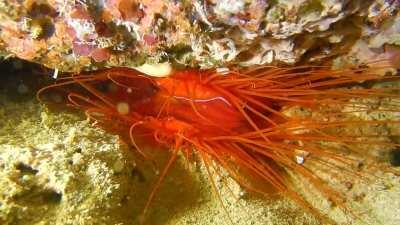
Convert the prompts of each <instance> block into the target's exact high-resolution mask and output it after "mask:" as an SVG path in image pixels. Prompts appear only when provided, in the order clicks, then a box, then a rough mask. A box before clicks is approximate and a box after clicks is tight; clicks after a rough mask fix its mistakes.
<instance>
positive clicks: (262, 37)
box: [0, 0, 400, 71]
mask: <svg viewBox="0 0 400 225" xmlns="http://www.w3.org/2000/svg"><path fill="white" fill-rule="evenodd" d="M399 7H400V1H398V0H377V1H375V0H374V1H372V0H324V1H320V0H296V1H287V0H277V1H269V0H253V1H251V0H238V1H236V0H235V1H232V0H219V1H216V0H195V1H186V0H182V1H166V0H155V1H153V0H151V1H150V0H104V1H96V0H81V1H75V0H40V1H32V0H22V1H20V0H18V1H17V0H0V28H1V31H0V41H1V43H0V49H1V52H2V54H3V55H4V56H16V57H19V58H22V59H26V60H29V61H34V62H38V63H40V64H43V65H46V66H47V67H50V68H54V69H58V70H60V71H77V70H83V69H85V70H94V69H97V68H102V67H111V66H129V67H134V66H138V65H141V64H143V63H145V62H147V63H158V62H165V61H169V62H170V63H174V64H178V65H189V66H195V67H197V66H200V67H203V68H206V67H215V66H226V65H232V64H241V65H247V66H250V65H258V64H266V63H283V64H294V63H296V62H299V61H320V60H321V59H324V60H327V59H331V58H334V57H336V56H340V55H343V53H348V52H350V53H351V54H350V55H351V56H352V55H355V56H356V58H357V57H361V56H358V54H360V52H359V49H360V46H362V47H361V49H363V51H367V53H368V55H366V54H364V53H361V54H362V55H363V57H361V58H362V60H373V59H374V57H375V56H376V54H377V53H382V52H385V51H386V52H389V53H391V52H393V51H394V49H393V46H395V45H399V42H400V40H399V35H398V33H399V29H400V20H399V16H398V11H399ZM395 50H397V49H395ZM365 55H366V56H365ZM366 57H368V58H366ZM371 57H372V59H371Z"/></svg>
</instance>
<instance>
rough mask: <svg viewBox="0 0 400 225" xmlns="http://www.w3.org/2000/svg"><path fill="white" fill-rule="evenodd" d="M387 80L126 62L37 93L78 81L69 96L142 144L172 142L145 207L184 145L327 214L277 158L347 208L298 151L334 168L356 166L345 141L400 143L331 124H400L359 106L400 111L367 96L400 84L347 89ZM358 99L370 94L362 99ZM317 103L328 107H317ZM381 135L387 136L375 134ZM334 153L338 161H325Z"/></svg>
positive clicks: (368, 74) (393, 94)
mask: <svg viewBox="0 0 400 225" xmlns="http://www.w3.org/2000/svg"><path fill="white" fill-rule="evenodd" d="M383 79H385V78H383V77H382V76H381V75H380V74H375V73H374V72H373V70H372V69H371V70H369V69H358V70H351V69H349V70H338V71H335V70H330V69H327V68H324V67H297V68H291V69H287V68H286V69H285V68H262V67H260V68H255V69H249V70H247V71H241V72H238V71H235V72H230V73H228V74H226V75H221V74H218V73H215V72H213V71H194V70H188V71H181V72H176V73H174V74H173V75H171V76H169V77H165V78H152V77H148V76H145V75H143V74H140V73H139V72H137V71H135V70H130V69H124V68H117V69H111V70H105V71H100V72H97V73H94V74H91V75H77V76H72V77H71V78H70V80H67V81H64V82H63V83H58V84H55V85H52V86H49V87H47V88H44V89H42V90H41V91H40V92H39V93H38V95H40V94H41V93H42V92H43V91H45V90H49V89H52V90H54V89H56V90H58V89H60V88H65V89H66V88H67V86H68V85H71V86H73V87H71V88H69V90H68V89H67V93H68V94H67V96H66V98H67V100H68V102H69V104H71V105H73V106H74V107H77V108H80V109H83V110H85V112H86V114H87V115H88V116H89V117H90V118H92V119H94V120H96V121H97V122H98V124H100V125H101V126H102V127H105V128H108V129H111V130H113V131H115V132H117V133H119V134H121V135H122V136H129V137H130V139H131V141H132V144H133V145H135V147H137V148H138V150H139V147H138V146H137V145H136V140H139V139H142V140H145V141H147V142H150V143H154V142H156V143H160V144H163V145H164V146H166V147H168V148H171V149H173V151H172V152H173V154H172V157H171V159H170V161H169V162H168V163H167V166H166V168H165V169H164V170H163V173H162V174H161V176H160V180H159V182H158V183H157V184H156V186H155V188H154V189H153V191H152V194H151V195H150V198H149V201H148V204H147V205H146V207H145V211H146V210H147V208H148V206H149V204H150V202H151V200H152V198H153V197H154V194H155V192H156V190H157V188H158V187H159V185H160V183H161V180H162V179H163V178H164V177H165V174H166V172H167V171H168V169H169V168H170V166H171V164H172V162H173V161H174V160H175V158H176V155H177V153H178V152H179V151H184V152H186V153H187V152H189V151H196V152H197V153H198V155H199V157H200V158H201V159H202V160H203V162H204V163H205V165H206V167H207V168H208V167H209V165H210V161H211V160H213V161H215V162H217V163H219V164H220V165H221V166H223V167H224V168H225V169H226V171H228V172H229V174H230V175H231V176H232V177H233V178H235V179H236V180H237V182H239V183H240V184H241V185H242V186H243V187H245V188H247V189H248V190H250V191H254V192H259V193H265V191H264V190H262V187H264V185H261V189H260V188H259V187H260V186H257V185H254V184H252V183H248V182H247V181H246V179H243V176H242V174H241V173H240V172H239V171H241V172H243V171H247V172H248V173H246V174H251V176H254V177H256V178H257V180H261V181H265V182H268V183H270V184H272V186H273V187H275V188H276V189H277V190H278V191H281V192H282V193H285V195H286V196H289V197H291V198H292V199H294V200H296V201H297V202H298V203H299V204H301V205H302V206H303V207H305V208H308V209H310V210H311V211H312V212H314V213H315V214H318V213H317V211H316V210H315V209H313V207H312V206H310V205H309V204H308V203H307V202H306V201H305V200H304V199H303V198H302V196H300V195H299V194H298V193H297V192H296V191H295V190H293V189H292V188H291V187H290V186H288V185H287V182H286V180H285V178H284V177H283V176H282V175H281V174H280V171H279V170H277V169H276V168H277V167H276V165H277V166H278V167H282V168H285V169H286V170H291V171H294V172H295V173H296V174H297V175H298V176H300V177H305V178H307V180H309V182H310V183H311V184H312V185H313V186H314V187H315V188H316V189H318V190H320V192H321V193H322V194H324V195H325V197H327V198H329V199H330V200H331V201H332V202H333V203H334V204H336V205H338V206H340V207H342V208H343V209H346V206H345V205H344V200H345V199H344V197H343V196H342V195H340V192H339V191H337V190H335V188H334V187H330V186H329V185H327V183H328V182H327V181H326V180H324V179H323V178H321V177H319V176H318V175H317V174H314V173H313V172H312V171H311V170H309V169H307V168H306V166H304V165H303V163H298V161H296V159H297V157H299V152H301V153H304V154H305V155H311V156H312V157H310V159H308V161H312V162H314V163H316V164H318V163H320V164H318V165H322V164H321V162H324V165H325V166H326V165H327V167H328V168H329V169H328V171H330V170H332V169H335V168H336V169H339V167H338V166H337V165H340V164H341V165H347V166H350V167H351V163H353V162H354V161H353V160H351V159H350V157H346V156H344V155H343V154H341V152H342V151H343V149H344V147H345V149H346V154H348V155H357V156H359V155H362V156H363V157H367V158H368V159H370V158H373V154H372V153H369V152H365V151H364V149H365V148H364V147H365V146H366V145H367V146H368V147H369V146H372V145H381V146H389V147H393V148H395V147H398V145H397V144H393V143H390V142H389V141H387V140H390V139H389V138H387V139H385V140H383V141H382V139H380V138H382V136H384V135H388V134H387V133H385V134H378V135H377V134H376V133H374V132H371V133H365V134H358V133H352V132H347V133H346V132H341V133H339V134H338V133H334V132H332V130H333V131H334V130H343V131H346V130H352V129H353V130H361V129H363V128H364V127H365V126H366V125H371V124H373V125H388V124H396V123H400V119H393V120H363V119H362V118H357V117H356V116H354V115H357V114H354V115H353V114H352V113H353V112H354V113H365V112H368V113H371V112H374V110H376V111H377V112H380V113H381V112H399V111H400V106H399V105H398V103H397V102H398V101H397V102H396V101H393V103H392V104H391V105H388V106H385V107H384V106H379V108H377V107H372V106H371V105H370V101H364V100H370V99H373V98H394V99H399V98H400V95H399V88H391V87H383V88H376V89H372V88H348V87H349V85H353V84H357V85H359V84H360V83H362V82H364V81H369V82H374V81H380V80H383ZM389 79H398V78H397V77H389ZM355 99H361V101H358V102H357V104H354V100H355ZM292 107H294V108H297V109H299V110H304V111H305V112H308V114H309V116H304V115H306V114H304V115H303V114H301V113H300V114H299V115H296V114H293V115H289V116H288V115H286V114H285V113H284V112H283V111H284V110H287V109H290V108H292ZM346 109H347V111H346ZM349 109H351V110H350V111H349ZM313 111H315V112H317V115H319V116H312V115H313V113H312V112H313ZM127 134H129V135H127ZM390 135H394V134H390ZM148 137H151V138H150V139H149V138H148ZM376 137H377V138H378V139H374V138H376ZM327 143H334V145H326V144H327ZM363 146H364V147H363ZM139 151H140V150H139ZM142 153H143V152H142ZM143 155H145V154H143ZM300 156H301V155H300ZM301 157H305V156H301ZM326 158H328V159H329V161H324V160H325V159H326ZM303 161H304V160H303ZM271 162H273V163H271ZM272 164H274V165H272ZM210 176H211V175H210ZM211 180H212V178H211ZM144 214H145V212H144Z"/></svg>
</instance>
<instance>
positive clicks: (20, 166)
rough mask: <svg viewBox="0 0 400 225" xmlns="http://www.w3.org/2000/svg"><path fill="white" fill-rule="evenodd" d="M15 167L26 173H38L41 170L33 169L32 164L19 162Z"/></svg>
mask: <svg viewBox="0 0 400 225" xmlns="http://www.w3.org/2000/svg"><path fill="white" fill-rule="evenodd" d="M15 168H16V169H17V170H19V171H21V173H24V174H33V175H35V174H37V173H38V172H39V170H36V169H33V168H32V167H31V166H29V165H26V164H24V163H18V164H17V165H16V166H15Z"/></svg>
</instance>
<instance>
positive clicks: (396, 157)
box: [390, 150, 400, 167]
mask: <svg viewBox="0 0 400 225" xmlns="http://www.w3.org/2000/svg"><path fill="white" fill-rule="evenodd" d="M390 164H391V165H392V166H396V167H397V166H400V150H394V151H392V152H391V153H390Z"/></svg>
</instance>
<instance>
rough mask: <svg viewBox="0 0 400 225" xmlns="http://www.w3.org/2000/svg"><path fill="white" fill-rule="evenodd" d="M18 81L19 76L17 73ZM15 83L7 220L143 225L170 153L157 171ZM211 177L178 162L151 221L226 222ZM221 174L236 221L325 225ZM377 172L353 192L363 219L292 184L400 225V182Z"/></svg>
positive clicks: (2, 218)
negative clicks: (143, 214)
mask: <svg viewBox="0 0 400 225" xmlns="http://www.w3.org/2000/svg"><path fill="white" fill-rule="evenodd" d="M3 77H4V76H3ZM15 77H16V76H13V75H11V79H12V78H15ZM19 82H20V81H19ZM7 83H8V84H9V85H8V86H10V88H9V89H7V88H4V87H5V86H7V85H6V84H3V83H2V85H1V87H2V89H1V94H0V118H1V120H0V223H1V224H5V225H46V224H48V225H64V224H73V225H75V224H77V225H80V224H82V225H91V224H105V225H109V224H118V225H131V224H139V216H140V214H141V211H142V210H143V207H144V205H145V203H146V200H147V198H148V196H149V193H150V191H151V188H152V187H153V186H152V185H153V183H154V182H155V180H156V179H157V177H158V173H159V172H158V171H157V169H156V168H163V165H164V164H165V162H166V160H167V159H168V154H167V152H166V151H165V150H164V149H163V150H161V149H146V151H147V152H150V153H154V157H155V162H157V165H156V167H155V166H154V165H152V163H151V162H149V161H145V160H143V159H142V158H141V157H140V156H137V155H135V154H134V150H133V149H130V148H129V147H128V146H127V145H125V144H123V143H121V142H120V141H119V139H118V137H117V136H115V135H112V134H107V133H106V132H104V131H103V130H101V129H99V128H96V127H95V125H94V124H92V123H91V122H89V121H88V120H86V119H85V117H84V116H83V115H79V114H76V113H71V112H68V111H65V110H60V109H57V108H55V109H51V108H47V107H45V106H43V105H41V104H39V102H38V101H37V100H35V98H34V91H32V89H33V88H32V87H31V86H29V82H25V83H24V84H26V85H27V86H26V88H25V89H27V90H31V94H30V95H29V93H27V92H26V91H22V92H21V90H23V88H16V89H15V88H12V85H10V84H12V83H13V82H11V81H10V80H8V81H7ZM11 89H12V90H11ZM25 89H24V90H25ZM385 104H386V103H385ZM360 116H364V115H360ZM369 116H379V115H369ZM393 129H396V128H395V127H394V128H393ZM206 174H207V173H206V170H205V168H204V165H202V164H201V163H200V162H197V161H194V162H191V164H187V163H186V162H185V161H184V160H182V159H181V160H178V162H177V163H176V165H175V166H174V167H173V169H172V171H171V172H170V173H169V174H168V176H167V179H165V181H164V182H163V184H162V186H161V188H160V191H159V192H158V193H157V196H156V199H155V201H154V202H153V203H152V205H151V207H150V211H149V214H148V216H147V220H146V224H155V225H156V224H160V225H164V224H167V225H168V224H171V225H173V224H174V225H175V224H182V225H184V224H194V225H208V224H223V223H225V222H227V221H228V218H227V215H226V214H225V212H224V211H223V209H222V207H221V205H220V203H219V201H218V198H217V197H216V196H215V194H214V193H213V191H212V190H213V189H212V187H211V185H210V182H209V180H207V179H208V178H207V175H206ZM214 175H215V181H216V185H217V188H218V191H219V192H220V194H221V197H222V199H223V201H224V204H225V206H226V208H227V212H228V214H229V216H230V217H231V218H232V220H233V222H234V224H237V225H247V224H254V225H258V224H259V225H264V224H278V225H282V224H288V225H289V224H290V225H292V224H298V225H300V224H307V225H313V224H320V223H318V222H317V221H316V220H315V219H314V218H313V217H312V216H311V215H309V214H307V213H305V211H304V210H303V209H301V208H299V207H298V206H296V205H295V204H294V203H293V202H292V201H290V200H288V199H285V198H282V197H279V196H277V195H276V193H271V196H270V197H269V198H267V199H264V198H259V197H256V196H254V195H252V194H250V193H247V192H246V191H244V190H243V189H242V188H241V187H240V186H239V185H238V184H237V183H236V182H234V181H233V180H232V178H230V177H229V176H227V175H226V173H224V172H223V171H219V173H218V174H214ZM376 175H377V176H379V177H380V178H381V179H380V180H379V181H374V182H371V183H365V182H354V183H352V184H351V190H350V191H348V192H347V193H346V195H348V196H349V200H350V203H351V204H353V202H354V204H355V207H356V209H357V210H359V212H361V218H362V219H363V220H355V221H354V220H349V218H347V217H346V216H345V215H344V214H343V213H342V212H341V211H340V210H338V209H337V208H336V207H334V206H332V205H330V204H329V203H328V202H327V201H326V200H324V199H323V198H321V196H318V195H316V194H315V193H316V192H314V191H313V189H310V188H309V186H308V184H307V183H304V182H303V181H302V180H295V181H294V182H295V183H296V184H298V187H299V188H300V189H302V190H303V191H304V190H305V191H304V194H305V195H306V198H307V199H310V200H311V202H312V204H313V205H315V206H316V207H318V208H319V209H321V210H322V211H323V212H324V213H327V214H328V215H329V216H330V217H332V218H334V219H335V220H336V221H338V222H339V223H341V224H359V225H361V224H366V223H367V224H376V221H379V222H380V223H382V224H386V225H397V224H399V222H400V214H398V208H399V207H400V185H399V183H400V178H399V177H397V176H395V175H393V174H384V173H378V174H376ZM227 187H229V189H228V188H227ZM299 191H301V190H299ZM234 196H236V197H234Z"/></svg>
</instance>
